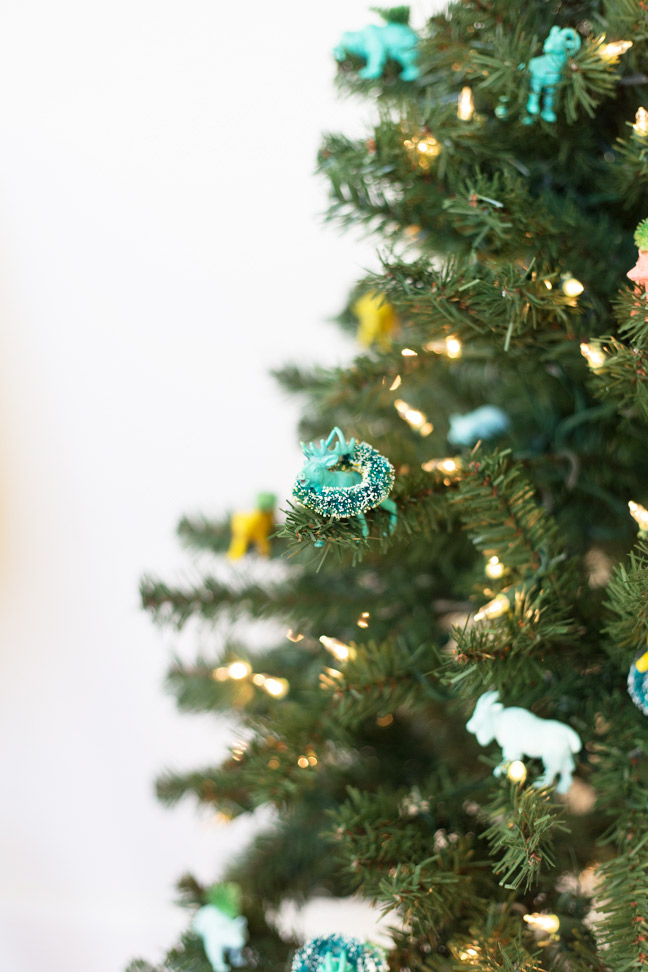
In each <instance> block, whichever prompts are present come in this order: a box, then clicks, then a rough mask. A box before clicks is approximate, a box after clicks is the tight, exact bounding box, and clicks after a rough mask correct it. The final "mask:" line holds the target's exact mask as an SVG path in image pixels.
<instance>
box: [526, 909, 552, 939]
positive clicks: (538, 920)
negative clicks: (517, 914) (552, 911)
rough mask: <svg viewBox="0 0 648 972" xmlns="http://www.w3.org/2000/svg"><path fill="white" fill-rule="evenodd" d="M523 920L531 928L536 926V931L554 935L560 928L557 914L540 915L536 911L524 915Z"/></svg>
mask: <svg viewBox="0 0 648 972" xmlns="http://www.w3.org/2000/svg"><path fill="white" fill-rule="evenodd" d="M524 920H525V921H526V923H527V925H531V927H532V928H537V929H538V931H543V932H548V933H549V934H550V935H555V934H556V932H557V931H558V929H559V928H560V918H559V917H558V915H541V914H539V913H538V912H537V911H536V912H533V914H530V915H525V916H524Z"/></svg>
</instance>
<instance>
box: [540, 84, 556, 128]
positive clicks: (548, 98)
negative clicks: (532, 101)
mask: <svg viewBox="0 0 648 972" xmlns="http://www.w3.org/2000/svg"><path fill="white" fill-rule="evenodd" d="M555 97H556V86H555V84H548V85H546V87H545V89H544V96H543V99H542V111H541V112H540V117H541V118H543V119H544V121H546V122H555V121H556V120H557V118H558V116H557V115H556V112H555V111H554V110H553V105H554V98H555Z"/></svg>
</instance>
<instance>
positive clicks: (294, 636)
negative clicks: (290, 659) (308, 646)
mask: <svg viewBox="0 0 648 972" xmlns="http://www.w3.org/2000/svg"><path fill="white" fill-rule="evenodd" d="M286 638H287V639H288V641H295V642H297V641H303V640H304V636H303V634H299V633H298V632H295V631H293V629H292V628H288V630H287V631H286Z"/></svg>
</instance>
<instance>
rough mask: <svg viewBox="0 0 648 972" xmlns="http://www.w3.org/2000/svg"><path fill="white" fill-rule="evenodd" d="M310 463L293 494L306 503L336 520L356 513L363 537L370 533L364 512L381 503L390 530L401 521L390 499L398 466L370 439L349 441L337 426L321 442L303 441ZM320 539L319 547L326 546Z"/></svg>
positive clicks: (297, 482)
mask: <svg viewBox="0 0 648 972" xmlns="http://www.w3.org/2000/svg"><path fill="white" fill-rule="evenodd" d="M301 447H302V449H303V451H304V456H305V458H306V462H305V463H304V468H303V469H302V471H301V472H300V474H299V475H298V477H297V479H296V481H295V485H294V486H293V496H294V497H295V498H296V499H298V500H299V502H300V503H302V504H303V505H304V506H307V507H308V508H309V509H311V510H316V511H317V512H318V513H321V514H322V515H323V516H330V517H333V518H334V519H338V520H339V519H342V518H343V517H348V516H355V517H357V518H358V520H359V521H360V529H361V531H362V536H363V537H367V536H369V527H368V526H367V521H366V519H365V516H364V514H365V513H366V512H367V510H373V509H374V508H375V507H377V506H380V507H382V508H383V509H384V510H387V512H388V513H389V532H390V533H392V532H393V530H394V528H395V526H396V522H397V517H398V508H397V506H396V504H395V503H394V501H393V500H390V499H388V496H389V493H390V491H391V488H392V486H393V485H394V467H393V466H392V464H391V463H390V462H389V460H388V459H385V457H384V456H382V455H381V454H380V453H379V452H378V451H377V450H376V449H374V448H373V446H370V445H369V444H368V443H367V442H356V440H355V439H350V440H349V441H348V442H347V440H346V439H345V438H344V434H343V432H342V430H341V429H339V428H338V427H337V426H336V427H335V428H334V429H333V430H332V432H331V433H330V435H329V436H328V438H327V439H326V441H325V440H324V439H320V444H319V445H314V443H312V442H309V443H308V444H306V443H304V442H302V443H301ZM322 545H323V541H321V540H320V541H317V543H316V546H320V547H321V546H322Z"/></svg>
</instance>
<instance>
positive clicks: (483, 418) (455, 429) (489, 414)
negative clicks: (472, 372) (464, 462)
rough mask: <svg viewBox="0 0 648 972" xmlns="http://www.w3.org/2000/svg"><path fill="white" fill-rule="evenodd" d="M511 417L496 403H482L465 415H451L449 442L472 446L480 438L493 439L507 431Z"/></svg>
mask: <svg viewBox="0 0 648 972" xmlns="http://www.w3.org/2000/svg"><path fill="white" fill-rule="evenodd" d="M510 424H511V422H510V419H509V417H508V415H507V414H506V412H503V411H502V409H501V408H497V406H496V405H481V406H480V407H479V408H476V409H474V411H472V412H466V414H465V415H451V416H450V430H449V432H448V442H451V443H452V444H453V445H465V446H472V445H474V444H475V442H478V441H479V439H492V438H494V436H496V435H501V434H502V433H503V432H506V430H507V429H508V427H509V425H510Z"/></svg>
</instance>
